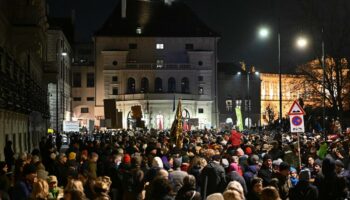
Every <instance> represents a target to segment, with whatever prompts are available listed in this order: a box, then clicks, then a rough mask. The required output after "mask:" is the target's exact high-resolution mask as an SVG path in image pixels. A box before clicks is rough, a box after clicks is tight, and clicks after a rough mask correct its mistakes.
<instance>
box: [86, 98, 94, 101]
mask: <svg viewBox="0 0 350 200" xmlns="http://www.w3.org/2000/svg"><path fill="white" fill-rule="evenodd" d="M86 101H95V98H94V97H86Z"/></svg>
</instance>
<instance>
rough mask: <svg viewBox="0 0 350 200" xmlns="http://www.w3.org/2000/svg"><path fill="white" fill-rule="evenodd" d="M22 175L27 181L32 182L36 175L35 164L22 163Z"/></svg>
mask: <svg viewBox="0 0 350 200" xmlns="http://www.w3.org/2000/svg"><path fill="white" fill-rule="evenodd" d="M23 177H24V179H25V180H26V181H27V182H29V183H34V182H35V181H36V179H37V177H38V174H37V172H36V167H35V165H33V164H26V165H24V167H23Z"/></svg>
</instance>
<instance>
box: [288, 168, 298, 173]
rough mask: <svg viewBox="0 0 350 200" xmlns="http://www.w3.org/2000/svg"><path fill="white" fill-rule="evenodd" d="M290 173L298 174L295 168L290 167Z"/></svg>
mask: <svg viewBox="0 0 350 200" xmlns="http://www.w3.org/2000/svg"><path fill="white" fill-rule="evenodd" d="M289 171H290V172H291V173H296V172H297V169H295V168H294V167H290V169H289Z"/></svg>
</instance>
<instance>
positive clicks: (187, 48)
mask: <svg viewBox="0 0 350 200" xmlns="http://www.w3.org/2000/svg"><path fill="white" fill-rule="evenodd" d="M185 47H186V50H193V44H186V45H185Z"/></svg>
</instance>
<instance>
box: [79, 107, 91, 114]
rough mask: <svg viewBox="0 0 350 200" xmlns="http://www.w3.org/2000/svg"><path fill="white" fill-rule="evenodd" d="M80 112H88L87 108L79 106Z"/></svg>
mask: <svg viewBox="0 0 350 200" xmlns="http://www.w3.org/2000/svg"><path fill="white" fill-rule="evenodd" d="M80 112H81V113H89V108H80Z"/></svg>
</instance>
